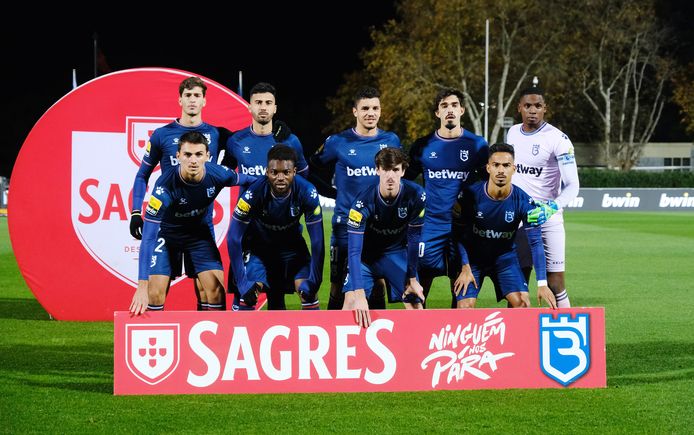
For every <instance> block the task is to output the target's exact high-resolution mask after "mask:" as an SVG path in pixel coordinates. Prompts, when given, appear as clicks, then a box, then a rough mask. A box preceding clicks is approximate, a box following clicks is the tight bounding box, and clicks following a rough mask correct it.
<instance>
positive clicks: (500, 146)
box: [489, 142, 516, 159]
mask: <svg viewBox="0 0 694 435" xmlns="http://www.w3.org/2000/svg"><path fill="white" fill-rule="evenodd" d="M494 153H509V154H511V157H513V158H514V159H515V158H516V152H515V151H514V150H513V145H511V144H507V143H503V142H499V143H495V144H494V145H492V146H490V147H489V158H490V159H491V158H492V155H493V154H494Z"/></svg>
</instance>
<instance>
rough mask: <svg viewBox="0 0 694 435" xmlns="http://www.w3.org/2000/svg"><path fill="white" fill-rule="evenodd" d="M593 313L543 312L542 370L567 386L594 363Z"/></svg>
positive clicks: (541, 321)
mask: <svg viewBox="0 0 694 435" xmlns="http://www.w3.org/2000/svg"><path fill="white" fill-rule="evenodd" d="M589 326H590V316H589V315H588V314H576V317H575V318H574V319H571V316H570V315H568V314H560V315H559V316H558V317H557V319H556V320H554V319H553V318H552V315H551V314H540V365H541V366H542V371H543V372H544V373H545V374H546V375H547V376H549V377H550V378H552V379H554V380H555V381H557V382H559V383H560V384H562V385H564V386H567V385H569V384H570V383H572V382H574V381H575V380H577V379H578V378H580V377H581V376H583V374H585V373H586V372H587V371H588V368H589V367H590V336H589V329H590V328H589Z"/></svg>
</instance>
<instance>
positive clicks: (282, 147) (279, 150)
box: [267, 143, 298, 167]
mask: <svg viewBox="0 0 694 435" xmlns="http://www.w3.org/2000/svg"><path fill="white" fill-rule="evenodd" d="M270 160H291V161H292V162H293V163H294V167H296V161H297V160H298V158H297V156H296V151H294V148H292V147H290V146H289V145H286V144H283V143H278V144H276V145H275V146H273V147H272V148H270V151H268V152H267V161H268V164H269V163H270Z"/></svg>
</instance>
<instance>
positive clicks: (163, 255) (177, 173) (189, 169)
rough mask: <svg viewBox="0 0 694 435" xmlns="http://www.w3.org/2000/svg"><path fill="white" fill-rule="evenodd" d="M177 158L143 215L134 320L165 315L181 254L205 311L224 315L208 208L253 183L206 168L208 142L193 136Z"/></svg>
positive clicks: (187, 135)
mask: <svg viewBox="0 0 694 435" xmlns="http://www.w3.org/2000/svg"><path fill="white" fill-rule="evenodd" d="M176 158H177V159H178V161H179V165H178V168H177V169H174V170H171V171H167V172H165V173H163V174H162V175H161V177H159V179H158V180H157V182H156V184H155V185H154V189H153V191H152V195H151V197H150V200H149V203H148V205H147V210H146V212H145V223H144V226H143V232H142V245H141V246H140V261H139V273H138V275H139V277H138V286H137V290H136V291H135V294H134V295H133V299H132V302H131V304H130V312H132V313H133V314H142V313H143V312H145V311H146V310H153V311H157V310H163V309H164V301H165V299H166V293H167V291H168V289H169V284H170V281H171V277H172V276H176V274H177V271H180V261H181V257H182V255H184V254H185V255H187V256H188V257H189V258H190V261H191V263H192V264H193V267H194V268H195V271H196V272H197V275H198V279H199V280H200V286H201V291H203V292H204V294H205V296H206V300H207V306H205V309H206V310H224V286H223V284H222V282H223V280H224V274H223V272H222V262H221V258H220V255H219V251H218V250H217V244H216V243H215V239H214V236H213V234H212V232H210V227H209V223H208V220H207V215H208V208H209V207H210V205H211V204H212V203H213V202H214V199H215V198H216V197H217V195H218V194H219V192H221V190H222V189H223V188H224V187H227V186H235V185H239V184H248V183H250V182H252V181H254V180H255V177H249V176H246V175H243V174H237V173H236V172H234V171H230V170H228V169H227V168H225V167H223V166H218V165H217V164H214V163H211V162H209V161H208V160H209V158H210V154H209V148H208V144H207V139H206V138H205V136H203V134H202V133H200V132H197V131H192V132H188V133H185V134H184V135H183V136H181V138H180V140H179V141H178V152H177V153H176ZM177 263H178V264H177Z"/></svg>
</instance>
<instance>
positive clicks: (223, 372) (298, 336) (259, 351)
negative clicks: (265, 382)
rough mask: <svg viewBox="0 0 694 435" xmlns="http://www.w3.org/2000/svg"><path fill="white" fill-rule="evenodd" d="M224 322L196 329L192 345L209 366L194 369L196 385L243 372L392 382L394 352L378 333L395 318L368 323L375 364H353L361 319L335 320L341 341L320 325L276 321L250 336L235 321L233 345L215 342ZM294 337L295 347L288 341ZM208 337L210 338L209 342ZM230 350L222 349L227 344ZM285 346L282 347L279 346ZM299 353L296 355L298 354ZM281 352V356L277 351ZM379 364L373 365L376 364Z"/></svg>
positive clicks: (252, 376) (190, 378)
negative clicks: (329, 356)
mask: <svg viewBox="0 0 694 435" xmlns="http://www.w3.org/2000/svg"><path fill="white" fill-rule="evenodd" d="M218 328H219V324H218V323H217V322H213V321H209V320H205V321H202V322H198V323H196V324H195V325H193V327H192V328H191V329H190V333H189V334H188V337H187V338H188V345H189V346H190V350H191V351H192V352H193V353H194V354H195V355H196V356H197V357H198V358H200V359H201V360H202V361H203V362H204V364H205V366H206V367H205V366H200V367H199V368H196V369H195V371H193V370H189V371H188V375H187V379H186V380H187V382H188V384H190V385H192V386H194V387H207V386H210V385H212V384H213V383H215V382H217V381H218V380H220V381H233V380H234V378H235V377H237V376H239V374H238V372H241V373H243V374H242V375H241V376H242V377H243V378H246V379H248V380H249V381H261V372H262V374H263V375H264V377H266V378H269V379H270V380H273V381H286V380H288V379H290V378H295V379H316V378H317V379H363V380H364V381H366V382H368V383H369V384H373V385H380V384H384V383H386V382H388V381H389V380H390V379H391V378H392V377H393V375H395V371H396V368H397V361H396V359H395V356H394V355H393V352H392V351H391V350H390V349H389V348H388V347H386V346H385V345H384V344H383V343H382V342H381V341H380V340H379V337H378V333H379V332H381V331H384V332H383V334H387V333H388V332H391V333H392V331H393V321H392V320H388V319H379V320H376V321H374V322H372V323H371V326H370V327H369V328H368V329H366V333H365V334H366V337H365V339H366V347H367V348H368V349H369V351H371V352H372V353H373V355H374V356H375V357H376V358H378V360H379V361H378V362H377V361H375V360H374V363H373V364H372V365H371V364H370V365H369V367H361V368H355V367H352V368H349V363H348V359H349V358H350V357H355V356H356V353H357V352H356V350H357V349H356V347H354V346H353V345H352V346H350V345H349V344H348V343H349V337H350V336H358V335H360V334H361V328H360V327H359V326H357V325H337V326H335V333H334V335H335V342H334V343H331V342H330V341H331V340H330V334H329V333H328V331H326V330H325V329H324V328H322V327H320V326H297V327H295V328H289V327H287V326H284V325H276V326H272V327H270V328H268V330H267V331H265V332H264V333H263V335H262V337H261V338H260V340H259V341H252V340H251V339H250V336H249V333H248V328H247V327H245V326H235V327H234V331H233V335H232V336H231V340H230V342H229V345H228V346H216V347H215V350H212V349H211V348H210V347H209V341H210V338H211V337H214V336H215V335H216V334H217V330H218ZM288 341H289V342H291V343H293V346H292V348H289V349H288V347H287V344H286V343H287V342H288ZM206 342H208V343H206ZM331 347H334V350H335V357H336V358H337V364H335V365H334V367H335V369H334V370H333V372H332V373H331V371H330V370H329V369H328V366H333V364H332V362H330V361H326V360H327V358H326V354H327V353H328V350H329V349H330V348H331ZM222 348H224V349H228V352H226V354H219V353H218V352H219V351H220V350H221V349H222ZM278 348H279V349H282V350H278ZM293 354H295V355H293ZM276 355H279V358H277V357H274V356H276ZM372 368H373V370H372Z"/></svg>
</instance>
